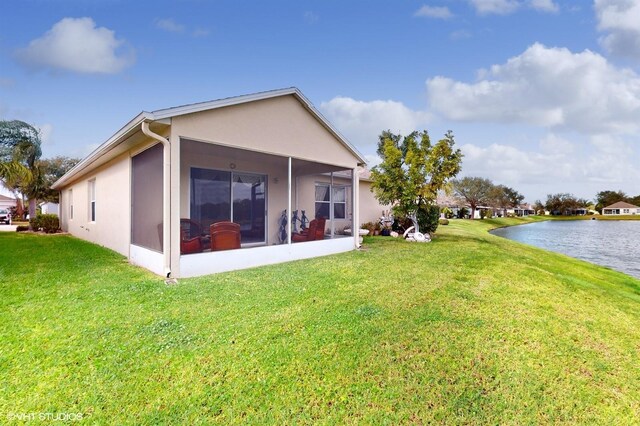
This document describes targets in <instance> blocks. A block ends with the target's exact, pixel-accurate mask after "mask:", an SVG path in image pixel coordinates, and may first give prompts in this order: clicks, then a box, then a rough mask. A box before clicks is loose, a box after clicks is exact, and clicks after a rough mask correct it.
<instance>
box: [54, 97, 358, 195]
mask: <svg viewBox="0 0 640 426" xmlns="http://www.w3.org/2000/svg"><path fill="white" fill-rule="evenodd" d="M280 96H294V97H295V98H296V99H297V100H298V101H299V102H300V103H301V104H302V106H303V107H304V108H305V109H306V110H307V111H309V112H310V113H311V115H312V116H313V117H314V118H315V119H316V120H318V121H319V122H320V124H321V125H322V126H323V127H324V128H325V129H327V131H329V133H331V134H332V135H333V136H334V137H335V138H336V139H337V140H338V141H339V142H340V143H341V144H342V145H344V146H345V148H347V150H348V151H349V152H351V154H353V155H354V156H355V157H356V158H357V159H358V161H359V162H360V163H362V164H366V160H365V158H364V156H363V155H362V154H361V153H360V151H358V150H357V149H356V147H355V146H353V145H352V144H351V143H350V142H349V141H348V140H347V138H345V137H344V136H343V135H342V134H341V133H340V132H339V131H338V130H337V129H336V128H335V127H333V125H332V124H331V123H329V121H328V120H327V119H326V118H325V117H324V116H323V115H322V114H321V113H320V111H318V110H317V109H316V107H315V106H313V104H312V103H311V102H310V101H309V99H307V98H306V97H305V96H304V95H303V94H302V92H301V91H300V90H299V89H298V88H297V87H289V88H285V89H277V90H269V91H265V92H258V93H252V94H248V95H241V96H234V97H230V98H223V99H218V100H214V101H207V102H199V103H194V104H187V105H181V106H177V107H172V108H165V109H159V110H156V111H152V112H147V111H142V112H141V113H140V114H138V115H137V116H135V117H134V118H132V119H131V120H130V121H129V122H128V123H127V124H125V125H124V126H123V127H122V128H121V129H120V130H118V131H117V132H116V133H115V134H114V135H113V136H111V137H110V138H109V139H107V140H106V141H105V142H104V143H102V144H101V145H100V146H99V147H98V148H96V149H95V150H94V151H93V152H91V153H90V154H89V155H88V156H87V157H86V158H84V159H83V160H82V161H80V162H79V163H78V164H76V165H75V166H74V167H73V168H72V169H71V170H69V171H68V172H67V173H66V174H65V175H64V176H62V177H61V178H60V179H58V180H57V181H56V182H55V183H54V184H53V185H52V186H51V187H52V188H53V189H60V188H61V187H62V186H63V185H64V184H65V183H67V182H69V181H71V180H72V179H73V178H75V177H77V176H79V175H81V174H82V173H83V172H87V171H89V170H91V169H93V167H92V165H95V164H96V162H97V160H98V159H99V158H100V157H102V156H103V155H104V154H106V153H107V152H109V151H111V150H112V149H113V148H115V147H116V146H118V145H119V144H121V143H122V142H124V141H125V140H126V139H127V138H129V137H130V136H131V135H132V134H134V133H135V132H136V131H137V130H138V128H139V126H140V125H141V124H142V123H143V122H148V123H151V122H163V120H164V122H165V123H168V120H169V119H171V118H173V117H178V116H181V115H186V114H193V113H196V112H201V111H209V110H213V109H218V108H224V107H228V106H233V105H239V104H244V103H248V102H255V101H261V100H265V99H271V98H276V97H280ZM96 167H97V166H96Z"/></svg>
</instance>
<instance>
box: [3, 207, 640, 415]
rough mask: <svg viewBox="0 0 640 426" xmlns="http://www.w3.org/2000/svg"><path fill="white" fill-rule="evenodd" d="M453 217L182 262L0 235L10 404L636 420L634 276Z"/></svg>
mask: <svg viewBox="0 0 640 426" xmlns="http://www.w3.org/2000/svg"><path fill="white" fill-rule="evenodd" d="M525 222H527V219H494V220H484V221H479V220H478V221H462V220H452V221H451V224H450V225H449V226H441V227H440V228H439V229H438V237H437V238H436V239H435V240H434V242H432V243H431V244H418V243H407V242H404V241H399V240H394V239H390V238H384V237H371V238H368V239H365V247H366V249H365V250H363V251H358V252H355V251H354V252H351V253H347V254H342V255H336V256H329V257H324V258H318V259H311V260H306V261H299V262H293V263H288V264H283V265H275V266H270V267H263V268H258V269H253V270H246V271H240V272H234V273H226V274H220V275H214V276H208V277H203V278H197V279H188V280H186V279H185V280H181V281H180V284H179V285H177V286H171V287H167V286H166V285H165V284H164V283H163V281H162V280H161V279H159V278H158V277H156V276H154V275H152V274H150V273H147V272H145V271H144V270H141V269H138V268H135V267H132V266H130V265H128V264H127V262H126V261H125V260H124V259H123V258H122V257H121V256H119V255H117V254H114V253H113V252H110V251H108V250H105V249H102V248H100V247H97V246H94V245H91V244H89V243H85V242H83V241H80V240H77V239H75V238H72V237H69V236H39V235H20V234H14V233H3V234H1V235H0V247H2V249H1V250H2V252H1V253H0V278H1V279H0V423H3V424H5V423H10V421H9V420H11V419H15V418H16V415H17V414H21V413H43V412H44V413H82V415H83V422H88V423H96V424H104V423H112V424H114V423H115V424H154V425H155V424H178V423H188V424H210V423H213V422H220V423H245V422H247V423H253V424H265V423H272V424H273V423H275V424H283V423H284V424H293V423H296V424H299V423H302V424H305V423H320V424H354V423H365V424H372V423H373V424H380V423H382V424H385V423H386V424H397V423H429V422H438V423H455V424H460V423H464V424H498V423H500V424H540V423H554V424H555V423H568V424H576V423H595V424H616V425H624V424H629V425H631V424H638V423H640V368H639V367H638V366H639V365H640V281H638V280H636V279H633V278H631V277H629V276H626V275H623V274H621V273H618V272H615V271H612V270H608V269H605V268H602V267H598V266H594V265H590V264H588V263H585V262H582V261H578V260H573V259H570V258H568V257H565V256H561V255H557V254H553V253H549V252H545V251H542V250H539V249H535V248H531V247H527V246H525V245H521V244H518V243H515V242H512V241H509V240H506V239H501V238H499V237H495V236H492V235H490V234H488V233H487V232H486V231H487V229H488V228H489V227H491V226H502V225H506V224H516V223H525Z"/></svg>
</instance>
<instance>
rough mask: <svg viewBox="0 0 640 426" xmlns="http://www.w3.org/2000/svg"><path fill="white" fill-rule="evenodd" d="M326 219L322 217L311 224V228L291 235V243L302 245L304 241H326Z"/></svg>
mask: <svg viewBox="0 0 640 426" xmlns="http://www.w3.org/2000/svg"><path fill="white" fill-rule="evenodd" d="M325 223H326V219H325V218H323V217H321V218H317V219H313V220H312V221H311V222H309V227H308V228H306V229H304V230H302V232H298V233H295V234H291V241H292V242H294V243H301V242H304V241H315V240H322V239H324V227H325Z"/></svg>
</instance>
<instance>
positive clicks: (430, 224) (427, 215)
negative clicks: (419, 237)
mask: <svg viewBox="0 0 640 426" xmlns="http://www.w3.org/2000/svg"><path fill="white" fill-rule="evenodd" d="M416 218H417V219H418V226H419V227H420V232H422V233H423V234H427V233H429V234H432V233H434V232H436V229H438V219H440V207H438V206H426V205H423V206H420V208H419V209H418V213H417V214H416Z"/></svg>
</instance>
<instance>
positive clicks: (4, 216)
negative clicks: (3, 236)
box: [0, 209, 11, 225]
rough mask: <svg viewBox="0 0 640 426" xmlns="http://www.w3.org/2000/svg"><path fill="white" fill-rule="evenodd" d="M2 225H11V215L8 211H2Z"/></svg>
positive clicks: (0, 214)
mask: <svg viewBox="0 0 640 426" xmlns="http://www.w3.org/2000/svg"><path fill="white" fill-rule="evenodd" d="M0 223H6V224H8V225H11V215H10V214H9V211H8V210H5V209H0Z"/></svg>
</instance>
